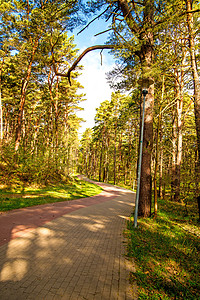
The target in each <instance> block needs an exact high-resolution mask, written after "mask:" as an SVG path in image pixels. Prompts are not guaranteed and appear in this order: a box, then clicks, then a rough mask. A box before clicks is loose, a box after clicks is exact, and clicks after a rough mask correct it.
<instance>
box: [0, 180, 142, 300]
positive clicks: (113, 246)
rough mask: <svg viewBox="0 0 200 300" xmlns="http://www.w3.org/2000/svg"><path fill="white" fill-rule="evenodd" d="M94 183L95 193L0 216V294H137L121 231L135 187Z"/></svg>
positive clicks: (105, 299) (38, 297)
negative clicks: (130, 281) (96, 189)
mask: <svg viewBox="0 0 200 300" xmlns="http://www.w3.org/2000/svg"><path fill="white" fill-rule="evenodd" d="M98 184H99V185H100V186H102V187H103V189H104V191H103V192H102V193H101V194H99V195H97V196H93V197H90V198H83V199H78V200H73V201H70V202H60V203H55V204H47V205H41V206H36V207H31V208H26V209H20V210H16V211H13V212H9V213H6V214H3V215H1V216H0V226H1V236H0V238H1V246H0V299H2V300H23V299H34V300H43V299H44V300H50V299H66V300H71V299H72V300H75V299H76V300H82V299H87V300H92V299H95V300H98V299H102V300H109V299H113V300H117V299H118V300H121V299H124V300H125V299H136V298H137V297H136V290H134V291H133V290H131V287H130V285H129V272H130V271H134V270H133V267H132V263H130V262H129V261H128V260H127V259H126V258H125V256H124V254H125V246H126V243H125V242H126V240H125V237H124V235H123V230H124V229H125V224H126V218H127V217H129V216H130V214H131V212H132V210H133V202H134V193H133V192H132V191H129V190H126V189H123V188H118V187H114V186H111V185H107V184H102V183H98ZM6 228H8V230H7V229H6ZM2 232H3V234H2Z"/></svg>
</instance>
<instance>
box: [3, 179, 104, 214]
mask: <svg viewBox="0 0 200 300" xmlns="http://www.w3.org/2000/svg"><path fill="white" fill-rule="evenodd" d="M101 191H102V188H101V187H99V186H97V185H94V184H91V183H89V182H85V181H81V180H76V181H72V182H71V183H68V184H64V183H62V184H56V185H50V186H47V187H41V188H39V187H34V186H32V187H31V186H28V187H21V186H15V187H12V188H5V187H2V188H1V189H0V211H1V212H3V211H8V210H12V209H17V208H23V207H29V206H34V205H41V204H47V203H53V202H61V201H70V200H74V199H79V198H85V197H91V196H94V195H97V194H99V193H101Z"/></svg>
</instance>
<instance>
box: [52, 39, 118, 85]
mask: <svg viewBox="0 0 200 300" xmlns="http://www.w3.org/2000/svg"><path fill="white" fill-rule="evenodd" d="M113 48H114V45H96V46H91V47H88V48H87V49H85V50H84V51H83V52H82V53H81V54H80V55H79V57H78V58H77V59H76V60H75V61H74V63H73V64H72V66H71V67H70V68H69V70H68V71H67V73H66V74H63V73H58V72H57V70H56V64H55V59H54V55H53V53H52V58H53V68H54V72H55V74H56V75H57V76H62V77H67V78H68V80H69V84H70V85H71V79H70V75H71V72H72V71H73V70H74V69H75V68H76V66H77V65H78V63H79V62H80V61H81V59H82V58H83V57H84V56H85V55H86V54H87V53H88V52H90V51H93V50H104V49H113Z"/></svg>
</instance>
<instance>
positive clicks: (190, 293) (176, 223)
mask: <svg viewBox="0 0 200 300" xmlns="http://www.w3.org/2000/svg"><path fill="white" fill-rule="evenodd" d="M193 205H194V206H195V207H191V208H190V211H191V214H193V213H194V212H196V204H193ZM159 206H160V212H159V215H158V217H157V218H156V219H153V218H151V219H140V220H139V222H138V228H133V220H132V219H130V221H129V222H128V229H127V236H128V239H129V242H128V248H127V251H128V252H127V255H128V256H129V257H132V258H134V260H135V262H136V272H135V273H132V274H131V280H132V281H134V280H136V282H137V285H138V291H139V298H138V299H154V300H155V299H166V300H170V299H188V300H189V299H191V300H192V299H199V297H200V293H199V291H200V280H199V276H198V274H199V272H200V268H199V266H200V261H199V251H200V248H199V237H200V228H199V223H198V222H197V217H198V216H197V214H196V217H195V220H194V221H192V220H191V218H189V220H187V219H185V217H184V215H185V207H184V205H182V204H180V203H174V202H168V201H160V202H159Z"/></svg>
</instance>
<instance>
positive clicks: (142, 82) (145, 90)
mask: <svg viewBox="0 0 200 300" xmlns="http://www.w3.org/2000/svg"><path fill="white" fill-rule="evenodd" d="M138 83H139V84H140V85H141V86H142V95H143V109H142V124H141V133H140V152H139V161H138V176H137V191H136V199H135V216H134V227H137V218H138V203H139V194H140V179H141V165H142V147H143V135H144V113H145V97H146V95H147V94H148V89H149V87H150V85H151V84H153V83H154V81H153V79H150V78H147V79H140V80H138Z"/></svg>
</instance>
